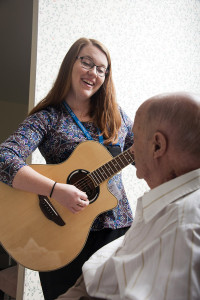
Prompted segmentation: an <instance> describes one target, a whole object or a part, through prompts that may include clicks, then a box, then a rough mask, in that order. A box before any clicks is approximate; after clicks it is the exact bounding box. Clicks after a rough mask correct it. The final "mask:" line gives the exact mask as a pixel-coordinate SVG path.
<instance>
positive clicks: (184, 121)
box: [141, 93, 200, 159]
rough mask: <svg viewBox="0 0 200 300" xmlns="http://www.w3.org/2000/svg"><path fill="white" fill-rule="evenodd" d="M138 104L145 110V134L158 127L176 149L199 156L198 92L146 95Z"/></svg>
mask: <svg viewBox="0 0 200 300" xmlns="http://www.w3.org/2000/svg"><path fill="white" fill-rule="evenodd" d="M142 106H144V107H145V110H146V117H145V118H146V122H145V124H146V130H147V134H148V135H151V134H152V133H154V132H155V131H156V130H158V131H161V132H163V133H164V134H165V135H166V136H167V137H168V138H170V140H171V143H173V146H174V147H175V148H176V149H177V150H178V149H179V151H184V152H187V153H188V154H190V155H192V156H194V157H196V158H198V159H200V96H198V95H194V94H189V93H169V94H161V95H158V96H155V97H152V98H150V99H148V100H147V101H145V102H144V103H143V104H142ZM142 106H141V107H142ZM144 107H143V108H144ZM150 124H151V126H149V125H150Z"/></svg>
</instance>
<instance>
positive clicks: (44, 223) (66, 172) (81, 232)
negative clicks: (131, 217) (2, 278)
mask: <svg viewBox="0 0 200 300" xmlns="http://www.w3.org/2000/svg"><path fill="white" fill-rule="evenodd" d="M133 161H134V159H133V155H132V154H131V152H130V150H129V149H128V150H126V151H125V152H123V153H121V154H119V155H118V156H116V157H115V158H113V157H112V155H111V154H110V153H109V152H108V151H107V150H106V149H105V147H104V146H102V145H101V144H99V143H98V142H94V141H86V142H83V143H81V144H79V145H78V146H77V147H76V149H75V150H74V152H73V153H72V154H71V156H70V157H69V158H68V159H67V160H66V161H65V162H63V163H61V164H57V165H37V164H35V165H34V164H33V165H30V166H31V167H32V168H33V169H34V170H36V171H37V172H39V173H41V174H43V175H45V176H47V177H49V178H51V179H52V180H54V181H57V182H62V183H70V184H73V185H75V186H76V187H77V188H79V189H81V190H82V191H85V192H86V193H87V195H88V198H89V201H90V205H89V206H88V207H87V208H86V209H85V210H83V211H82V212H80V213H78V214H72V213H71V212H70V211H69V210H68V209H67V208H65V207H63V206H61V205H60V204H59V203H58V202H57V201H56V200H54V199H53V198H50V199H48V197H45V196H42V195H36V194H33V193H28V192H24V191H20V190H16V189H13V188H11V187H10V186H8V185H6V184H4V183H2V182H0V191H1V192H0V241H1V243H2V245H3V247H4V248H5V249H6V251H7V252H8V253H9V254H10V255H11V256H12V257H13V258H14V259H15V260H16V261H17V262H18V263H19V264H21V265H23V266H25V267H26V268H29V269H32V270H37V271H51V270H55V269H58V268H61V267H63V266H65V265H67V264H68V263H70V262H71V261H72V260H73V259H75V257H76V256H77V255H78V254H79V253H80V252H81V250H82V248H83V247H84V245H85V242H86V240H87V236H88V233H89V231H90V228H91V226H92V223H93V222H94V220H95V219H96V217H97V216H98V215H100V214H101V213H103V212H106V211H108V210H110V209H113V208H114V207H115V206H116V205H117V199H116V198H115V197H114V195H113V194H112V193H111V192H110V191H109V190H108V188H107V183H108V180H109V179H110V178H111V177H112V176H113V175H115V174H117V173H118V172H119V171H120V170H122V169H123V168H124V167H126V166H127V165H129V164H130V163H132V162H133Z"/></svg>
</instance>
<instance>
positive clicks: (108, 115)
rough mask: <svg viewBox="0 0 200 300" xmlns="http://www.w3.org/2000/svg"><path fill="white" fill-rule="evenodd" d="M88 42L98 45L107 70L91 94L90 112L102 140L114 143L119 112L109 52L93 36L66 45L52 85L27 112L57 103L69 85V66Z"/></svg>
mask: <svg viewBox="0 0 200 300" xmlns="http://www.w3.org/2000/svg"><path fill="white" fill-rule="evenodd" d="M89 44H92V45H93V46H95V47H97V48H99V49H100V50H101V51H102V52H103V53H104V54H105V55H106V57H107V60H108V74H107V75H106V77H105V80H104V83H103V84H102V86H101V87H100V89H99V90H98V91H97V92H96V93H95V94H94V95H93V96H92V97H91V102H90V116H91V118H92V119H93V121H94V123H95V124H96V125H97V126H98V128H99V129H100V130H101V132H102V134H103V136H104V140H105V143H106V144H108V143H116V142H117V139H118V130H119V128H120V126H121V116H120V113H119V109H118V104H117V101H116V93H115V87H114V83H113V79H112V68H111V59H110V54H109V52H108V50H107V49H106V47H105V46H104V45H103V44H101V43H100V42H98V41H97V40H94V39H87V38H80V39H78V40H77V41H76V42H75V43H74V44H73V45H72V46H71V48H70V49H69V51H68V52H67V54H66V55H65V57H64V59H63V62H62V64H61V66H60V70H59V72H58V76H57V78H56V80H55V83H54V85H53V87H52V89H51V90H50V91H49V93H48V94H47V96H46V97H45V98H44V99H42V100H41V101H40V102H39V103H38V104H37V105H36V106H35V107H34V108H33V109H32V110H31V111H30V113H29V115H32V114H34V113H35V112H38V111H40V110H42V109H45V108H46V107H47V106H50V105H51V106H57V105H58V104H59V103H61V102H62V101H63V100H64V99H65V98H66V96H67V94H68V92H69V90H70V87H71V78H72V69H73V65H74V63H75V61H76V57H77V56H78V55H79V53H80V51H81V49H82V48H83V47H84V46H87V45H89Z"/></svg>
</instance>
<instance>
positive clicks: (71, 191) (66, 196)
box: [52, 183, 89, 214]
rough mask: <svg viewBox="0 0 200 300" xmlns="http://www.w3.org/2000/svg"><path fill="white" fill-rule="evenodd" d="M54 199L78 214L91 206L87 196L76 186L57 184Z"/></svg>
mask: <svg viewBox="0 0 200 300" xmlns="http://www.w3.org/2000/svg"><path fill="white" fill-rule="evenodd" d="M52 198H54V199H55V200H56V201H58V202H59V203H60V204H61V205H63V206H65V207H67V208H68V209H69V210H70V211H71V212H72V213H74V214H75V213H78V212H80V211H82V210H83V209H85V208H86V207H87V206H88V205H89V200H88V197H87V194H86V193H85V192H82V191H81V190H79V189H77V188H76V187H75V186H74V185H71V184H64V183H56V185H55V188H54V190H53V194H52Z"/></svg>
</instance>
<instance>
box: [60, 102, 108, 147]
mask: <svg viewBox="0 0 200 300" xmlns="http://www.w3.org/2000/svg"><path fill="white" fill-rule="evenodd" d="M63 104H64V106H65V108H66V109H67V111H68V113H69V114H70V116H71V117H72V118H73V119H74V121H75V122H76V124H77V125H78V126H79V128H80V129H81V130H82V131H83V133H84V134H85V136H86V137H87V139H88V140H93V138H92V137H91V135H90V134H89V132H88V131H87V129H86V128H85V127H84V126H83V124H82V123H81V122H80V121H79V119H78V118H77V116H76V115H75V113H74V112H73V111H72V110H71V108H70V107H69V105H68V104H67V103H66V102H65V101H63ZM98 134H99V143H101V144H103V135H101V132H100V130H99V128H98Z"/></svg>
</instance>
